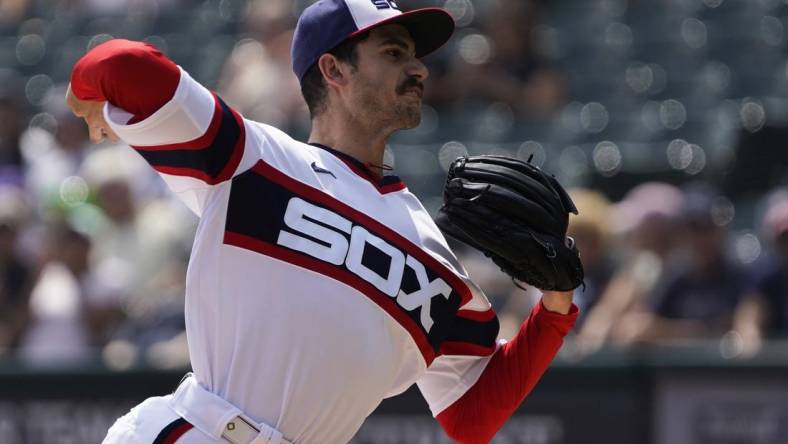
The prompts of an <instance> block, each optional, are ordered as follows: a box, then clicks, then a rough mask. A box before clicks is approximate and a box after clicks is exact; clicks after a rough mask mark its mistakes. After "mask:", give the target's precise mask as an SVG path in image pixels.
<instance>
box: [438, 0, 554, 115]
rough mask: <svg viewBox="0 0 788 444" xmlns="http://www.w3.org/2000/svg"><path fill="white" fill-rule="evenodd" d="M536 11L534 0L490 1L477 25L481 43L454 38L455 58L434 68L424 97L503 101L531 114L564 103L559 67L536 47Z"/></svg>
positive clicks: (441, 102) (442, 103)
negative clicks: (457, 51) (482, 38)
mask: <svg viewBox="0 0 788 444" xmlns="http://www.w3.org/2000/svg"><path fill="white" fill-rule="evenodd" d="M540 11H541V5H540V4H539V2H537V1H534V0H520V1H516V2H512V1H503V0H496V1H492V2H490V4H489V5H487V11H486V14H485V15H484V17H483V19H482V21H481V23H480V24H479V25H480V26H479V27H480V31H481V32H482V33H483V35H484V36H485V38H486V39H487V40H485V42H486V43H482V42H480V41H473V42H471V41H468V40H467V37H466V38H465V39H462V40H460V42H459V45H460V57H458V58H456V59H455V60H453V62H451V63H452V65H451V66H449V67H448V69H444V70H440V69H439V70H436V72H437V76H436V79H435V80H434V81H432V85H433V87H431V88H428V91H432V92H431V93H429V94H428V96H427V99H426V100H427V102H429V103H434V104H435V105H437V106H439V107H445V106H448V105H449V104H450V103H455V104H457V105H458V106H460V107H463V106H464V105H465V104H466V102H469V101H470V102H474V101H481V102H482V103H485V102H490V101H493V102H503V103H506V104H507V105H509V106H510V107H511V108H512V109H513V110H514V111H515V112H517V113H519V114H521V115H524V116H528V117H536V118H538V117H549V116H550V115H551V114H553V113H554V112H555V111H557V110H558V109H559V108H560V107H561V106H562V105H564V104H565V103H566V87H565V82H564V79H563V77H562V76H561V74H560V72H558V71H557V70H556V69H555V68H553V67H552V66H550V63H549V62H548V61H547V59H546V58H545V57H544V56H542V55H541V54H540V53H539V50H538V48H536V45H535V39H534V29H535V28H536V25H538V24H539V20H540ZM477 40H478V39H477ZM463 45H465V46H464V48H465V49H463ZM441 71H444V72H443V75H442V76H441V74H440V73H441Z"/></svg>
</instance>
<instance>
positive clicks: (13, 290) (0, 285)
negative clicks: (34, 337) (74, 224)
mask: <svg viewBox="0 0 788 444" xmlns="http://www.w3.org/2000/svg"><path fill="white" fill-rule="evenodd" d="M29 215H30V209H29V208H28V206H27V204H26V202H25V198H24V194H23V191H22V190H20V189H18V188H15V187H10V186H3V187H0V354H2V353H3V351H5V350H9V349H11V350H13V349H15V348H16V346H17V345H18V343H19V339H20V337H21V335H22V333H23V332H24V331H25V329H26V328H27V326H28V322H29V320H30V312H29V306H28V303H29V299H30V290H31V288H32V285H33V281H34V279H35V270H34V269H33V266H32V265H31V264H29V263H27V262H26V261H25V260H24V259H23V258H22V257H21V255H20V252H19V249H18V245H17V240H18V233H19V230H20V228H21V227H22V226H24V224H25V223H26V221H27V219H28V216H29Z"/></svg>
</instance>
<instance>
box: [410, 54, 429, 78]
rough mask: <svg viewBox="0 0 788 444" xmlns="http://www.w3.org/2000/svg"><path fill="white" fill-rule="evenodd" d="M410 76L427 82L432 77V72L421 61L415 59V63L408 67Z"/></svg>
mask: <svg viewBox="0 0 788 444" xmlns="http://www.w3.org/2000/svg"><path fill="white" fill-rule="evenodd" d="M407 74H408V76H411V77H416V78H417V79H419V80H420V81H422V82H423V81H425V80H426V79H427V77H429V76H430V70H429V69H427V66H425V65H424V63H423V62H422V61H421V60H419V59H415V58H414V59H413V63H411V64H410V66H408V72H407Z"/></svg>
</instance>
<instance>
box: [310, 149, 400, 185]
mask: <svg viewBox="0 0 788 444" xmlns="http://www.w3.org/2000/svg"><path fill="white" fill-rule="evenodd" d="M310 145H312V146H316V147H318V148H320V149H322V150H324V151H328V152H329V153H330V154H333V155H334V157H336V158H337V159H339V160H341V161H342V162H343V163H344V164H345V165H347V167H348V168H350V171H352V172H353V173H355V174H356V175H357V176H359V177H361V178H362V179H364V180H366V181H367V182H369V183H370V184H372V186H374V187H375V189H376V190H378V193H380V194H388V193H393V192H395V191H400V190H404V189H406V188H407V186H406V185H405V183H404V182H403V181H402V180H400V179H399V177H397V176H383V177H382V178H381V177H378V176H375V174H374V173H373V172H372V170H370V169H369V167H368V166H367V165H366V164H364V163H362V162H361V161H360V160H358V159H356V158H355V157H353V156H351V155H349V154H347V153H343V152H342V151H337V150H335V149H334V148H331V147H330V146H326V145H323V144H322V143H316V142H311V143H310ZM392 178H396V182H391V183H386V184H382V183H383V182H384V181H386V180H391V179H392Z"/></svg>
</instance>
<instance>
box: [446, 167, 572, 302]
mask: <svg viewBox="0 0 788 444" xmlns="http://www.w3.org/2000/svg"><path fill="white" fill-rule="evenodd" d="M443 201H444V205H443V206H442V207H441V208H440V210H439V211H438V215H437V217H436V218H435V223H436V224H437V225H438V227H440V229H441V230H443V232H444V233H446V234H448V235H450V236H451V237H454V238H456V239H457V240H460V241H462V242H465V243H466V244H468V245H470V246H472V247H474V248H476V249H478V250H480V251H481V252H483V253H484V254H485V255H486V256H487V257H489V258H491V259H492V260H493V262H495V263H496V264H497V265H498V266H499V267H501V270H503V271H504V272H505V273H506V274H508V275H509V276H511V277H512V278H513V279H516V280H520V281H523V282H526V283H528V284H530V285H532V286H534V287H536V288H539V289H542V290H561V291H567V290H572V289H574V288H576V287H577V286H579V285H580V284H581V283H583V265H582V263H581V262H580V257H579V256H578V251H577V248H576V246H575V242H574V239H572V238H571V237H568V236H567V235H566V229H567V226H568V224H569V213H574V214H577V208H576V207H575V204H574V203H573V202H572V199H571V198H570V197H569V195H568V194H567V193H566V190H564V188H563V187H562V186H561V184H559V183H558V181H557V180H556V179H555V178H554V177H553V176H549V175H547V174H545V173H544V172H543V171H542V170H541V169H539V168H538V167H536V166H534V165H532V164H531V163H530V159H529V162H523V161H521V160H519V159H513V158H509V157H504V156H492V155H488V156H471V157H461V158H458V159H457V160H455V161H454V162H453V163H452V165H451V167H450V168H449V176H448V178H447V180H446V188H445V189H444V193H443Z"/></svg>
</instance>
